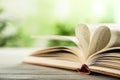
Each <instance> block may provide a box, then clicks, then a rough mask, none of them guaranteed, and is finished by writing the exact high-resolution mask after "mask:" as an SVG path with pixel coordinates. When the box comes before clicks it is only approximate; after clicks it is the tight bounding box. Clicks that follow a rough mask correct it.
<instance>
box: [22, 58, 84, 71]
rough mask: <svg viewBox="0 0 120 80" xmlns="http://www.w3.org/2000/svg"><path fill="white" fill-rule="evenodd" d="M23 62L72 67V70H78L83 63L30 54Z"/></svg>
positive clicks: (65, 67)
mask: <svg viewBox="0 0 120 80" xmlns="http://www.w3.org/2000/svg"><path fill="white" fill-rule="evenodd" d="M23 62H24V63H29V64H37V65H43V66H50V67H57V68H63V69H70V70H76V69H77V68H79V67H81V65H82V64H81V63H79V62H74V61H66V60H57V59H54V58H43V57H35V56H28V57H26V58H25V59H24V61H23Z"/></svg>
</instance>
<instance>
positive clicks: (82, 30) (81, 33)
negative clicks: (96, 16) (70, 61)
mask: <svg viewBox="0 0 120 80" xmlns="http://www.w3.org/2000/svg"><path fill="white" fill-rule="evenodd" d="M75 35H76V38H77V39H78V41H79V43H78V47H79V48H80V49H81V50H82V51H83V52H82V54H83V55H84V56H85V57H86V55H87V54H88V47H89V43H90V31H89V28H88V27H87V25H85V24H79V25H78V26H77V27H76V29H75Z"/></svg>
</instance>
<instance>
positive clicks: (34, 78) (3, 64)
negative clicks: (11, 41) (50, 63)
mask: <svg viewBox="0 0 120 80" xmlns="http://www.w3.org/2000/svg"><path fill="white" fill-rule="evenodd" d="M37 49H38V48H0V80H120V79H119V78H116V77H111V76H107V75H102V74H98V73H92V74H91V75H81V74H79V73H78V72H76V71H69V70H63V69H56V68H50V67H44V66H38V65H30V64H23V63H22V60H23V58H24V57H25V56H26V55H27V54H29V53H30V52H33V51H35V50H37Z"/></svg>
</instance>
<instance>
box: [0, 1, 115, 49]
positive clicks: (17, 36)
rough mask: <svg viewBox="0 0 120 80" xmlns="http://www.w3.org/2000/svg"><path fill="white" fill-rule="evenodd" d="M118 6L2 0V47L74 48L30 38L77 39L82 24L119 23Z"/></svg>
mask: <svg viewBox="0 0 120 80" xmlns="http://www.w3.org/2000/svg"><path fill="white" fill-rule="evenodd" d="M115 4H116V0H0V47H31V46H46V44H48V45H49V46H54V45H74V44H73V43H70V42H64V41H63V42H60V41H51V42H50V43H46V42H45V41H41V40H37V39H32V38H31V35H45V34H46V35H50V34H58V35H74V28H75V26H76V25H77V24H79V23H87V24H89V23H116V6H115ZM42 42H44V43H42ZM40 44H42V45H40Z"/></svg>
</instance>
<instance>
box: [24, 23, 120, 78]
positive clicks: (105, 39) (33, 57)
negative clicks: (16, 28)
mask: <svg viewBox="0 0 120 80" xmlns="http://www.w3.org/2000/svg"><path fill="white" fill-rule="evenodd" d="M90 32H92V34H91V33H90ZM34 38H42V39H56V40H70V41H72V42H74V43H75V44H76V47H72V46H57V47H50V48H47V49H43V50H38V51H36V52H33V53H32V54H30V55H28V56H27V57H25V59H24V61H23V62H24V63H30V64H38V65H43V66H50V67H56V68H63V69H70V70H77V71H79V72H80V73H85V74H89V73H90V72H97V73H102V74H106V75H111V76H116V77H120V32H119V31H113V30H110V29H109V28H108V27H107V26H100V27H99V28H97V29H96V30H94V32H93V31H91V30H90V29H89V28H88V27H87V25H85V24H80V25H78V26H77V27H76V29H75V36H57V35H56V36H54V35H53V36H34Z"/></svg>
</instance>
